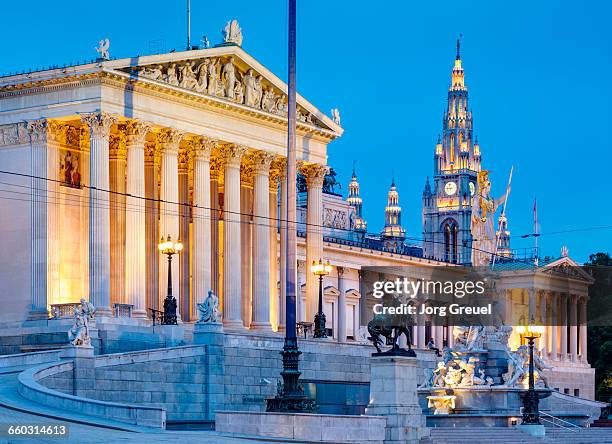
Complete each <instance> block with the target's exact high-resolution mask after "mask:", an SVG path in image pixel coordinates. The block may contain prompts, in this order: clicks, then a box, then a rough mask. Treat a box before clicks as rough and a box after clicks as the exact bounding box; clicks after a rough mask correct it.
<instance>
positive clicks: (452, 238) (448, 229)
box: [443, 219, 458, 263]
mask: <svg viewBox="0 0 612 444" xmlns="http://www.w3.org/2000/svg"><path fill="white" fill-rule="evenodd" d="M443 232H444V260H445V261H446V262H453V263H456V262H457V261H458V257H457V232H458V229H457V222H455V221H454V220H452V219H451V220H448V221H446V222H445V223H444V228H443Z"/></svg>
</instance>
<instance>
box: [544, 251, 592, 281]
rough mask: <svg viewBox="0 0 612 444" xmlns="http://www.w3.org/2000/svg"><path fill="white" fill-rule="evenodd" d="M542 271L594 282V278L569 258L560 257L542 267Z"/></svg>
mask: <svg viewBox="0 0 612 444" xmlns="http://www.w3.org/2000/svg"><path fill="white" fill-rule="evenodd" d="M540 271H542V272H544V273H548V274H553V275H557V276H565V277H568V278H572V279H578V280H582V281H587V282H591V283H592V282H593V277H592V276H591V275H590V274H588V273H587V272H586V271H584V270H583V269H582V267H581V266H580V265H579V264H578V263H577V262H575V261H574V260H573V259H571V258H570V257H568V256H563V257H560V258H559V259H556V260H554V261H552V262H549V263H547V264H546V265H544V266H542V268H541V269H540Z"/></svg>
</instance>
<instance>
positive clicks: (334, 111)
mask: <svg viewBox="0 0 612 444" xmlns="http://www.w3.org/2000/svg"><path fill="white" fill-rule="evenodd" d="M331 115H332V119H333V120H334V123H335V124H337V125H340V110H339V109H338V108H332V110H331Z"/></svg>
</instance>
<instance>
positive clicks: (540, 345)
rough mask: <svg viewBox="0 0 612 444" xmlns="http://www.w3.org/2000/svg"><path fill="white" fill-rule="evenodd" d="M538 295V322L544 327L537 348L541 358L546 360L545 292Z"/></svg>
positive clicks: (546, 310) (546, 312)
mask: <svg viewBox="0 0 612 444" xmlns="http://www.w3.org/2000/svg"><path fill="white" fill-rule="evenodd" d="M539 293H540V316H539V321H541V322H542V325H543V326H544V333H542V336H541V337H540V339H538V348H539V349H540V352H541V353H542V357H543V358H547V357H548V347H547V343H548V335H547V334H546V330H547V328H546V326H547V325H548V323H547V322H546V316H547V314H548V307H547V303H546V292H545V291H544V290H542V291H540V292H539Z"/></svg>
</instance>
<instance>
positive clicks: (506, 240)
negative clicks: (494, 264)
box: [495, 214, 513, 258]
mask: <svg viewBox="0 0 612 444" xmlns="http://www.w3.org/2000/svg"><path fill="white" fill-rule="evenodd" d="M495 234H496V237H497V239H498V242H499V243H498V244H497V254H498V255H499V256H502V257H508V258H511V257H512V256H513V252H512V250H511V249H510V231H509V230H508V219H506V216H504V215H503V214H502V215H500V216H499V221H498V229H497V232H496V233H495Z"/></svg>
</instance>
